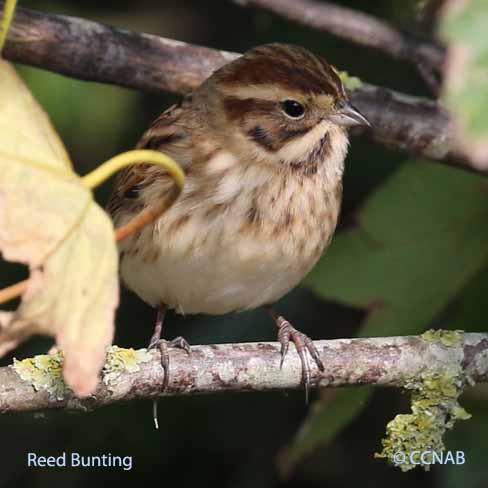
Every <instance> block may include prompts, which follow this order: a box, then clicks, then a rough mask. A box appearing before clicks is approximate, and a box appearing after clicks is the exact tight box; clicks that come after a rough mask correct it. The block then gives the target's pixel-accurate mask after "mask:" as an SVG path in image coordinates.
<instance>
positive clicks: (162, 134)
mask: <svg viewBox="0 0 488 488" xmlns="http://www.w3.org/2000/svg"><path fill="white" fill-rule="evenodd" d="M190 103H191V102H190V100H189V99H185V100H184V101H183V102H182V103H181V104H180V105H174V106H172V107H170V108H169V109H168V110H166V111H165V112H164V113H162V114H161V115H160V116H159V117H158V118H157V119H156V120H155V121H154V122H153V123H152V124H151V126H150V127H149V129H148V130H147V131H146V132H145V133H144V134H143V135H142V137H141V139H140V141H139V142H138V144H137V146H136V147H137V148H138V149H153V150H156V151H161V152H164V153H165V154H168V156H170V157H171V158H173V159H174V160H175V161H176V162H177V163H178V164H180V166H182V167H183V168H186V167H188V166H189V165H190V164H191V157H192V156H191V155H192V150H191V147H192V144H191V127H190V124H191V119H190V117H189V115H191V110H189V104H190ZM155 181H157V182H158V189H160V190H161V191H162V192H163V193H164V191H168V190H169V188H171V186H172V184H173V182H172V180H171V178H170V177H169V175H168V174H167V173H166V172H165V171H164V169H162V168H161V167H159V166H156V165H153V164H136V165H132V166H129V167H128V168H125V169H123V170H121V171H120V172H119V173H118V174H117V176H116V178H115V183H114V187H113V190H112V195H111V196H110V199H109V202H108V204H107V210H108V212H109V213H110V214H111V216H112V219H113V220H114V222H116V223H117V221H118V220H119V216H120V215H121V214H129V215H133V214H134V213H137V212H139V211H140V210H141V209H142V208H143V207H144V206H145V202H144V201H142V198H141V190H142V189H143V188H144V187H147V186H148V185H150V184H152V183H154V182H155ZM163 196H164V195H163Z"/></svg>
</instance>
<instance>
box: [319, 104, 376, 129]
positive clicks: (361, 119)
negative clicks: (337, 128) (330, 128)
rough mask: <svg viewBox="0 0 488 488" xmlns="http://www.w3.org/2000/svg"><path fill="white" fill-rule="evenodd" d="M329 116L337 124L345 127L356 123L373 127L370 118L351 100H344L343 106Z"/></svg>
mask: <svg viewBox="0 0 488 488" xmlns="http://www.w3.org/2000/svg"><path fill="white" fill-rule="evenodd" d="M328 118H329V120H331V121H332V122H334V123H335V124H337V125H342V126H344V127H352V126H354V125H362V126H365V127H371V124H370V123H369V121H368V119H367V118H366V117H365V116H364V115H363V114H362V113H361V112H360V111H359V110H358V109H357V108H355V107H353V106H352V105H351V104H350V103H349V102H344V103H343V104H342V107H341V108H339V109H338V110H337V112H336V113H335V114H332V115H329V117H328Z"/></svg>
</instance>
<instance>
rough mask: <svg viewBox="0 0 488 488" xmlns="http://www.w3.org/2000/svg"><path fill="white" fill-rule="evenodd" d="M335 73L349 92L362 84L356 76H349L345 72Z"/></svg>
mask: <svg viewBox="0 0 488 488" xmlns="http://www.w3.org/2000/svg"><path fill="white" fill-rule="evenodd" d="M336 73H337V74H338V76H339V78H340V79H341V81H342V83H343V84H344V86H345V87H346V88H347V89H348V90H349V91H354V90H356V89H357V88H359V87H360V86H361V85H362V84H363V82H362V81H361V80H360V79H359V78H358V77H357V76H351V75H349V73H348V72H347V71H336Z"/></svg>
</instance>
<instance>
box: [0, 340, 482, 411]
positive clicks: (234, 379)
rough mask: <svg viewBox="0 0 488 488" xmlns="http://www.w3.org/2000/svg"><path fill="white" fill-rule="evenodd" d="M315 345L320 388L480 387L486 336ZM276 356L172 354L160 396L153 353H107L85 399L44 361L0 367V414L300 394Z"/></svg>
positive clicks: (291, 369) (259, 346)
mask: <svg viewBox="0 0 488 488" xmlns="http://www.w3.org/2000/svg"><path fill="white" fill-rule="evenodd" d="M315 344H316V346H317V348H318V350H319V352H320V354H321V357H322V361H323V362H324V364H325V365H326V371H325V372H324V373H320V372H319V371H318V370H314V372H313V381H314V383H315V384H320V386H345V385H365V384H369V385H381V386H405V384H407V383H408V382H409V381H411V380H418V379H419V378H420V377H421V376H422V374H436V373H438V374H445V373H446V371H449V370H450V371H453V370H455V371H457V370H460V371H462V373H461V374H462V378H461V381H462V382H464V383H467V384H469V383H473V382H486V381H488V334H472V333H469V334H459V337H458V340H455V341H453V342H452V345H444V344H443V343H442V341H432V340H426V339H424V338H422V337H420V336H409V337H386V338H371V339H339V340H330V341H316V342H315ZM449 344H451V342H449ZM279 351H280V346H279V344H278V343H249V344H222V345H211V346H193V347H192V354H191V356H187V355H186V353H185V352H183V351H180V350H176V349H172V350H171V353H170V354H171V367H170V381H169V389H168V390H167V391H165V392H162V391H161V387H162V384H163V373H162V369H161V365H160V360H159V353H157V352H155V351H151V352H150V353H147V352H146V351H145V350H140V351H138V352H136V353H135V355H137V356H138V357H139V359H137V360H134V359H131V360H130V361H128V360H127V357H128V356H130V354H128V353H130V351H128V350H126V349H118V348H115V351H112V352H111V353H109V356H108V361H107V366H106V367H105V369H104V373H103V378H102V381H101V382H100V385H99V387H98V389H97V391H96V393H95V394H94V395H92V396H90V397H89V398H86V399H77V398H75V397H74V396H73V395H72V394H71V393H69V392H64V393H63V392H62V391H61V392H60V387H59V382H60V381H61V380H60V379H59V378H60V377H61V375H60V372H59V371H58V373H57V379H56V378H54V379H53V378H51V377H52V376H56V373H55V371H56V370H55V368H52V367H51V366H49V365H47V362H46V361H45V360H43V361H41V362H40V364H42V365H43V366H42V367H41V368H40V369H31V368H30V367H29V368H24V369H23V370H21V369H20V368H19V367H16V369H14V368H13V367H12V366H9V367H4V368H0V412H14V411H16V412H19V411H26V410H41V409H48V408H64V409H66V410H89V409H94V408H98V407H101V406H103V405H107V404H111V403H115V402H119V401H128V400H133V399H136V398H139V399H144V398H145V399H147V398H155V397H158V396H160V397H163V396H174V395H181V396H183V395H195V394H204V393H215V392H244V391H272V390H291V389H297V388H301V384H300V377H301V363H300V360H299V358H298V355H297V354H296V352H295V349H294V348H293V347H292V348H290V352H289V353H288V356H287V358H286V360H285V363H284V366H283V369H282V370H280V368H279V364H280V352H279ZM135 355H134V354H132V357H135ZM43 358H44V359H45V356H44V357H43ZM124 358H125V359H124ZM42 368H45V371H43V369H42ZM131 371H132V372H131ZM19 372H20V374H22V376H23V377H24V379H22V378H21V376H20V374H19ZM26 375H27V376H26ZM50 378H51V379H50ZM56 382H58V383H56ZM33 385H35V386H33ZM61 385H62V384H61ZM36 389H37V391H36Z"/></svg>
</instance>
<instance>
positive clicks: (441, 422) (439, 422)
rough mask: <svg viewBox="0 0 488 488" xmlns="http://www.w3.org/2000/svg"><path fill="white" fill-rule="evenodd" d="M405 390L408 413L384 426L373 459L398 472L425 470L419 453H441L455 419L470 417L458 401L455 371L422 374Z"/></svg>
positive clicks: (426, 466) (459, 386)
mask: <svg viewBox="0 0 488 488" xmlns="http://www.w3.org/2000/svg"><path fill="white" fill-rule="evenodd" d="M406 388H408V389H411V390H412V391H413V393H412V400H411V402H412V403H411V409H412V413H411V414H401V415H397V416H396V417H395V418H394V419H393V420H392V421H391V422H389V423H388V425H387V426H386V438H385V439H383V440H382V445H383V450H382V451H381V452H380V453H375V457H377V458H386V459H388V460H389V461H390V462H391V463H393V464H395V465H396V466H398V467H399V468H400V469H401V470H402V471H409V470H411V469H413V468H415V467H416V466H422V467H423V468H424V469H425V470H426V471H428V470H429V468H430V464H425V463H421V459H420V457H421V455H422V453H425V452H427V451H435V452H440V451H443V450H444V449H445V446H444V441H443V437H444V434H445V432H446V431H447V430H449V429H452V427H453V426H454V424H455V422H456V421H457V420H466V419H469V418H470V417H471V415H470V414H468V413H467V412H466V410H464V408H462V407H461V406H460V405H459V402H458V398H459V395H460V394H461V392H462V388H463V381H462V380H461V376H460V374H459V370H458V371H457V372H449V371H446V372H443V373H425V374H424V375H422V378H421V380H420V381H411V382H409V383H408V384H407V385H406ZM399 460H401V462H398V461H399Z"/></svg>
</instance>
